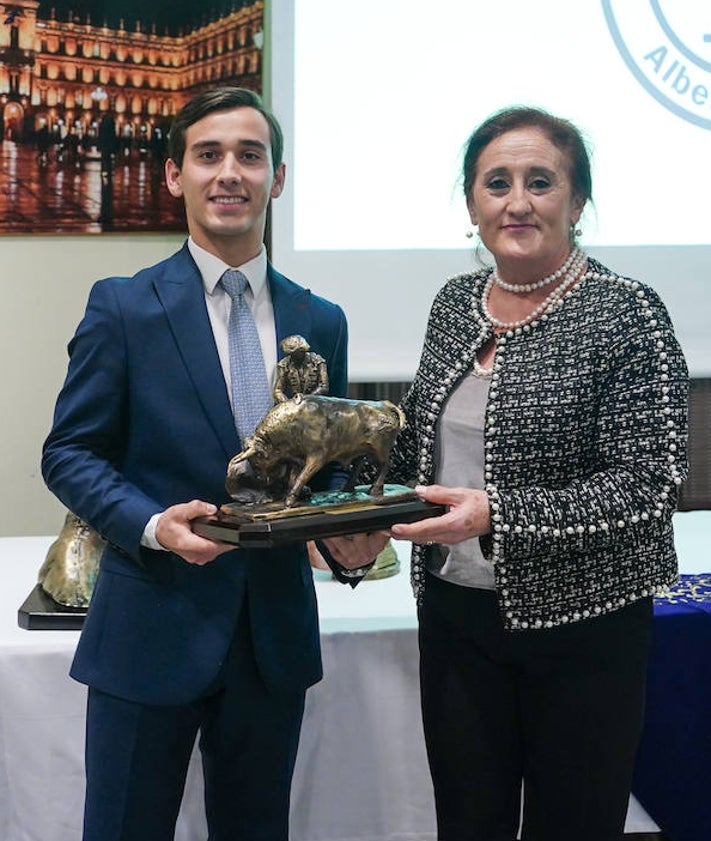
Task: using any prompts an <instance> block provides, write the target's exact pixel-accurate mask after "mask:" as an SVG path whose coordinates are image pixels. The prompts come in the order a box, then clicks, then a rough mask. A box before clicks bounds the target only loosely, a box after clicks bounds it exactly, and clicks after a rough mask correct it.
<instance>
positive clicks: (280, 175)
mask: <svg viewBox="0 0 711 841" xmlns="http://www.w3.org/2000/svg"><path fill="white" fill-rule="evenodd" d="M285 180H286V165H285V164H284V162H282V163H280V164H279V166H278V167H277V168H276V171H275V172H274V181H273V183H272V189H271V193H270V195H271V197H272V198H273V199H276V198H279V196H280V195H281V193H282V190H283V189H284V181H285Z"/></svg>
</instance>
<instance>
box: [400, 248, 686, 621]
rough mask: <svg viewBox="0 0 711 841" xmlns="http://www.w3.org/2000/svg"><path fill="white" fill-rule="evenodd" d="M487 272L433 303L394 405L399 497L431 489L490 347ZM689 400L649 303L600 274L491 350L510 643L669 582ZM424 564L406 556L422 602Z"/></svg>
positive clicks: (676, 355)
mask: <svg viewBox="0 0 711 841" xmlns="http://www.w3.org/2000/svg"><path fill="white" fill-rule="evenodd" d="M489 271H490V270H482V271H480V272H476V273H474V274H462V275H459V276H457V277H454V278H452V279H450V280H449V281H448V282H447V283H446V285H445V286H444V287H443V288H442V289H441V290H440V292H439V293H438V295H437V297H436V298H435V301H434V303H433V306H432V310H431V313H430V317H429V322H428V326H427V332H426V336H425V342H424V348H423V351H422V357H421V360H420V366H419V369H418V371H417V374H416V376H415V379H414V381H413V384H412V386H411V388H410V390H409V391H408V393H407V395H406V396H405V398H404V400H403V404H402V408H403V409H404V411H405V414H406V416H407V419H408V424H407V426H406V428H405V429H404V430H403V431H402V433H401V435H400V437H399V438H398V441H397V443H396V446H395V449H394V451H393V456H392V476H393V479H394V480H396V481H401V482H406V481H412V480H413V479H414V480H416V481H417V482H419V483H422V484H428V483H431V482H432V481H433V477H434V444H435V432H436V426H437V421H438V418H439V416H440V413H441V411H442V407H443V405H444V403H445V402H446V400H447V398H448V396H449V395H450V394H451V393H452V391H453V389H454V388H455V387H456V385H457V384H458V382H459V381H460V379H461V378H462V377H463V376H464V375H465V374H466V373H467V372H468V371H469V369H470V368H471V366H472V361H473V359H474V356H475V354H476V352H477V351H478V349H479V348H481V347H482V346H483V345H484V344H486V342H487V341H488V340H489V339H490V337H491V335H492V333H491V326H490V325H489V323H488V321H487V320H486V318H485V317H484V315H483V313H482V311H481V295H482V291H483V288H484V285H485V283H486V280H487V277H488V274H489ZM687 390H688V373H687V368H686V363H685V361H684V357H683V355H682V352H681V350H680V348H679V345H678V343H677V341H676V339H675V337H674V332H673V328H672V325H671V323H670V320H669V316H668V314H667V311H666V309H665V307H664V305H663V303H662V302H661V300H660V299H659V297H658V296H657V294H656V293H655V292H654V291H653V290H652V289H650V288H649V287H647V286H644V285H643V284H641V283H639V282H637V281H634V280H630V279H628V278H624V277H619V276H617V275H615V274H613V273H611V272H610V271H609V270H608V269H606V268H605V267H604V266H602V265H601V264H600V263H597V262H596V261H594V260H590V261H589V269H588V271H587V273H586V275H585V277H584V279H583V280H582V281H581V282H580V283H579V284H578V285H577V286H575V287H574V288H573V289H572V290H570V291H569V292H568V293H567V295H566V296H565V297H564V298H563V299H562V300H561V301H560V302H559V304H558V305H557V306H556V307H554V309H553V310H552V311H549V312H548V313H547V314H545V315H543V316H541V317H540V318H539V319H537V320H536V321H534V322H532V323H531V324H529V325H526V326H524V327H521V328H518V329H515V330H511V331H509V332H507V333H506V334H504V335H501V336H500V337H499V339H498V343H497V351H496V357H495V361H494V370H493V374H492V379H491V386H490V390H489V399H488V404H487V410H486V427H485V481H486V491H487V494H488V497H489V501H490V505H491V517H492V533H491V535H490V536H488V537H486V538H483V539H482V546H483V548H484V551H485V554H486V555H487V557H489V558H490V559H491V560H492V561H493V562H494V570H495V574H496V588H497V594H498V599H499V603H500V608H501V614H502V617H503V618H504V623H505V626H506V627H507V628H509V629H513V630H520V629H532V628H550V627H553V626H556V625H560V624H565V623H568V622H575V621H578V620H581V619H586V618H588V617H592V616H596V615H599V614H604V613H608V612H611V611H614V610H616V609H617V608H619V607H621V606H622V605H624V604H627V603H629V602H632V601H635V600H636V599H638V598H640V597H643V596H647V595H651V594H653V593H655V592H657V591H659V590H660V589H663V588H664V587H666V586H668V585H670V584H672V583H673V582H674V581H675V579H676V575H677V562H676V553H675V551H674V542H673V532H672V514H673V512H674V509H675V505H676V496H677V488H678V485H679V484H680V483H681V481H682V480H683V478H684V476H685V474H686V439H687V417H686V412H687ZM428 551H431V550H430V549H429V548H428V547H426V546H419V545H415V546H414V547H413V557H412V584H413V588H414V590H415V594H416V595H417V596H418V598H419V597H420V596H421V594H422V590H423V586H424V567H425V563H426V553H427V552H428Z"/></svg>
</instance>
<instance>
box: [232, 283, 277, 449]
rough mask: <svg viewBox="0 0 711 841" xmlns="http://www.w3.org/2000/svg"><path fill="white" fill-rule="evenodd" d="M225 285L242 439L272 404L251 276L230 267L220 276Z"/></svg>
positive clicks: (234, 394)
mask: <svg viewBox="0 0 711 841" xmlns="http://www.w3.org/2000/svg"><path fill="white" fill-rule="evenodd" d="M220 283H221V284H222V288H223V289H224V290H225V292H227V294H228V295H229V296H230V298H231V299H232V306H231V308H230V319H229V322H228V325H227V335H228V338H229V343H230V377H231V379H232V411H233V412H234V416H235V426H236V427H237V432H238V434H239V437H240V439H241V441H242V442H244V439H245V438H246V437H247V436H248V435H251V434H252V433H253V432H254V428H255V426H256V425H257V424H258V423H259V421H260V420H261V419H262V418H263V417H264V415H265V414H266V413H267V412H268V411H269V409H270V408H271V406H272V397H271V393H270V391H269V383H268V382H267V372H266V368H265V367H264V357H263V356H262V346H261V345H260V344H259V334H258V333H257V325H256V324H255V323H254V316H253V315H252V311H251V310H250V308H249V305H248V304H247V301H246V300H245V297H244V291H245V289H246V288H247V278H246V277H245V276H244V275H243V274H242V272H239V271H237V270H235V269H228V270H227V271H226V272H225V273H224V274H223V275H222V277H221V278H220Z"/></svg>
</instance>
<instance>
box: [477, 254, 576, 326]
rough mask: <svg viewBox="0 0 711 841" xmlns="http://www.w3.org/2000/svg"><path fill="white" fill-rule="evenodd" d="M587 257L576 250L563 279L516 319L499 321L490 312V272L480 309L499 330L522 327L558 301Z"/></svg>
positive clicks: (491, 284)
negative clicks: (525, 314)
mask: <svg viewBox="0 0 711 841" xmlns="http://www.w3.org/2000/svg"><path fill="white" fill-rule="evenodd" d="M587 259H588V258H587V254H585V253H584V252H582V251H578V252H577V255H576V258H575V260H574V261H573V262H572V264H571V266H570V269H569V271H568V273H567V274H566V275H565V277H564V278H563V280H562V281H561V282H560V283H559V284H558V285H557V286H556V287H555V288H554V289H553V290H552V292H551V293H550V295H548V297H546V298H545V299H544V300H543V301H541V303H540V304H539V305H538V306H537V307H536V308H535V309H534V310H533V312H531V313H530V314H529V315H527V316H526V317H525V318H520V319H519V320H518V321H500V320H499V319H498V318H496V317H495V316H493V315H492V314H491V312H490V310H489V305H488V303H487V301H488V300H489V295H490V293H491V287H492V286H493V285H494V276H493V272H492V273H491V275H490V276H489V279H488V280H487V282H486V286H485V287H484V293H483V295H482V298H481V309H482V311H483V313H484V316H485V317H486V318H487V320H488V321H489V322H490V323H491V324H492V325H493V326H494V327H498V328H499V329H500V330H515V329H516V328H517V327H523V326H524V325H525V324H530V323H531V322H532V321H535V320H536V319H537V318H538V317H539V316H540V315H542V314H543V313H544V312H545V311H546V310H547V309H549V308H550V307H552V306H554V305H555V304H557V303H558V301H560V299H561V298H562V297H563V295H564V293H565V291H566V289H567V288H568V287H569V286H570V284H571V283H572V282H573V281H574V280H575V279H576V278H577V277H578V275H579V274H580V272H581V270H582V268H583V266H584V265H585V263H586V262H587Z"/></svg>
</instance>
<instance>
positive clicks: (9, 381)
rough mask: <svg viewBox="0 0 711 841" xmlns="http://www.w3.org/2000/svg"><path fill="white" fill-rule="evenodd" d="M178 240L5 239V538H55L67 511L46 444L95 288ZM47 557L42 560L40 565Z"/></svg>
mask: <svg viewBox="0 0 711 841" xmlns="http://www.w3.org/2000/svg"><path fill="white" fill-rule="evenodd" d="M183 239H184V237H183V235H181V234H134V235H127V234H103V235H98V236H92V235H88V236H75V237H68V236H55V237H40V236H24V237H1V238H0V260H1V263H0V265H1V266H2V275H3V284H4V288H5V295H4V302H3V304H2V306H1V307H0V389H1V401H0V465H2V488H1V489H0V494H1V495H0V536H12V535H22V534H26V535H45V534H56V533H57V532H58V531H59V529H60V528H61V525H62V522H63V520H64V514H65V509H64V508H63V507H62V506H61V504H60V503H59V502H58V501H57V500H56V499H55V498H54V497H53V496H52V494H50V492H49V491H48V490H47V489H46V488H45V486H44V482H43V481H42V476H41V474H40V469H39V460H40V451H41V447H42V442H43V441H44V438H45V436H46V434H47V432H48V431H49V428H50V424H51V420H52V411H53V408H54V401H55V398H56V396H57V392H58V391H59V388H60V387H61V384H62V381H63V379H64V375H65V372H66V367H67V351H66V347H67V342H68V341H69V339H70V338H71V337H72V335H73V332H74V328H75V327H76V325H77V323H78V322H79V320H80V318H81V316H82V314H83V312H84V306H85V303H86V298H87V295H88V292H89V289H90V287H91V285H92V283H93V282H94V281H95V280H97V279H99V278H101V277H105V276H107V275H111V274H118V275H122V274H133V273H134V272H135V271H137V270H138V269H140V268H142V267H143V266H147V265H150V264H151V263H155V262H157V261H158V260H161V259H162V258H163V257H166V256H168V255H169V254H170V253H172V252H173V251H175V250H176V248H178V247H179V246H180V244H181V243H182V241H183ZM41 560H42V559H38V561H40V562H41Z"/></svg>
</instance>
